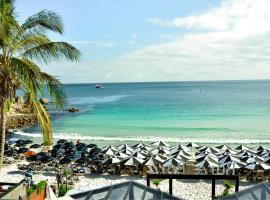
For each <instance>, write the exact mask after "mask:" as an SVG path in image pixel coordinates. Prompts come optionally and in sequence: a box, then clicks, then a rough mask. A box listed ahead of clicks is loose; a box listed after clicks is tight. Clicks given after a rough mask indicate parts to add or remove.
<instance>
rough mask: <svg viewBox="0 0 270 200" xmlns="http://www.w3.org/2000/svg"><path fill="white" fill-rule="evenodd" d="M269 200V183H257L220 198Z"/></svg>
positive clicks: (225, 199)
mask: <svg viewBox="0 0 270 200" xmlns="http://www.w3.org/2000/svg"><path fill="white" fill-rule="evenodd" d="M258 199H270V183H265V182H264V183H259V184H256V185H254V186H252V187H248V188H247V189H243V190H241V191H239V192H235V193H233V194H231V195H228V196H226V197H223V198H221V200H258Z"/></svg>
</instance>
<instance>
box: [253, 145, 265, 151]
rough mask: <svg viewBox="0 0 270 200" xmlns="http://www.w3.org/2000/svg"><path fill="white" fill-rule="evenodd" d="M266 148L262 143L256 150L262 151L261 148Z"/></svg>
mask: <svg viewBox="0 0 270 200" xmlns="http://www.w3.org/2000/svg"><path fill="white" fill-rule="evenodd" d="M264 149H265V148H264V147H263V146H262V145H260V146H259V147H257V148H255V150H256V151H261V150H264Z"/></svg>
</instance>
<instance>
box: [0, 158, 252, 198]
mask: <svg viewBox="0 0 270 200" xmlns="http://www.w3.org/2000/svg"><path fill="white" fill-rule="evenodd" d="M24 162H26V161H22V162H20V163H21V164H22V163H24ZM55 176H56V174H55V172H44V173H42V172H40V173H39V172H35V173H34V175H33V180H34V182H39V181H41V180H48V181H49V182H50V184H56V179H55ZM23 178H24V172H23V171H20V170H18V169H17V164H11V165H6V166H4V167H3V168H2V169H1V170H0V181H1V182H20V181H21V180H22V179H23ZM126 181H136V182H139V183H141V184H144V185H146V178H142V177H139V176H119V175H109V174H108V175H106V174H105V175H96V174H91V175H84V176H80V177H79V181H77V182H75V185H74V189H73V190H71V191H69V192H68V194H72V193H78V192H80V191H88V190H91V189H95V188H99V187H103V186H108V185H112V184H116V183H121V182H126ZM256 183H257V182H240V187H239V190H242V189H244V188H247V187H249V186H252V185H254V184H256ZM222 184H223V183H222V181H220V182H217V184H216V195H219V194H221V193H222V192H223V190H224V187H223V185H222ZM151 187H154V188H155V186H154V185H153V184H152V183H151ZM159 188H160V189H161V190H162V191H165V192H168V191H169V183H168V180H163V181H161V184H160V186H159ZM232 192H233V191H232ZM173 195H175V196H177V197H180V198H184V199H188V200H189V199H190V200H193V199H194V200H195V199H202V200H208V199H211V182H210V181H201V180H196V181H193V180H186V181H183V180H181V181H180V180H174V181H173Z"/></svg>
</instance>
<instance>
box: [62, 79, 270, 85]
mask: <svg viewBox="0 0 270 200" xmlns="http://www.w3.org/2000/svg"><path fill="white" fill-rule="evenodd" d="M229 81H237V82H238V81H239V82H241V81H270V78H269V79H224V80H190V81H131V82H128V81H120V82H82V83H62V84H63V85H79V84H82V85H83V84H97V83H99V84H121V83H186V82H229Z"/></svg>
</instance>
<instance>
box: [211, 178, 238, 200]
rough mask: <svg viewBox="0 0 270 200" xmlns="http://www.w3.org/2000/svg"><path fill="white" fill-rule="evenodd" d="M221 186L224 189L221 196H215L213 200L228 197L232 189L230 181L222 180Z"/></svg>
mask: <svg viewBox="0 0 270 200" xmlns="http://www.w3.org/2000/svg"><path fill="white" fill-rule="evenodd" d="M223 185H224V187H225V189H224V191H223V193H222V195H219V196H216V197H215V199H220V198H221V197H225V196H228V195H229V194H230V190H231V189H232V188H233V187H234V185H233V184H232V182H231V181H229V180H224V182H223Z"/></svg>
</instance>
